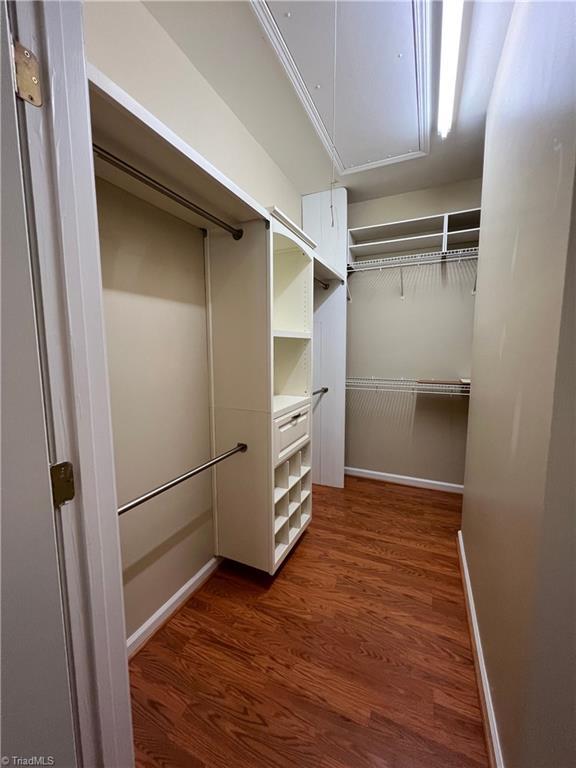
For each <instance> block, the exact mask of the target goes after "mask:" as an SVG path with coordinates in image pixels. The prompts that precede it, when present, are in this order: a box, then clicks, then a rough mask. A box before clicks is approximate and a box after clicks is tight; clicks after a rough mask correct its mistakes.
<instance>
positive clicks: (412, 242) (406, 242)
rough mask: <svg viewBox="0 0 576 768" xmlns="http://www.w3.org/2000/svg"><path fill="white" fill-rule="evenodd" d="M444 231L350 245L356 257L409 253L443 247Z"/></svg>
mask: <svg viewBox="0 0 576 768" xmlns="http://www.w3.org/2000/svg"><path fill="white" fill-rule="evenodd" d="M442 237H443V235H442V233H441V232H440V233H437V234H433V235H416V236H415V237H401V238H395V239H393V240H377V241H375V242H371V243H359V244H357V245H351V246H350V252H351V253H352V254H353V255H354V257H355V258H364V257H367V256H379V255H384V254H387V253H408V252H410V251H411V252H414V251H417V250H431V249H433V248H438V250H441V249H442Z"/></svg>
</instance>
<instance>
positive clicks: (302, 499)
mask: <svg viewBox="0 0 576 768" xmlns="http://www.w3.org/2000/svg"><path fill="white" fill-rule="evenodd" d="M311 494H312V491H307V490H306V491H302V494H301V504H304V502H305V501H306V499H307V498H308V496H310V495H311Z"/></svg>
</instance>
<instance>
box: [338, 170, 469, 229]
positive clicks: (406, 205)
mask: <svg viewBox="0 0 576 768" xmlns="http://www.w3.org/2000/svg"><path fill="white" fill-rule="evenodd" d="M413 162H415V163H417V162H418V161H417V160H414V161H413ZM481 191H482V179H468V180H466V181H458V182H455V183H454V184H443V185H442V186H440V187H429V188H428V189H419V190H417V191H416V192H405V193H404V194H402V195H390V196H389V197H377V198H375V199H373V200H364V201H363V202H361V203H351V204H350V205H349V206H348V226H349V227H367V226H369V225H370V224H385V223H386V222H389V221H401V220H402V219H414V218H418V217H419V216H434V215H435V214H437V213H444V212H445V211H458V210H465V209H467V208H478V207H479V205H480V195H481Z"/></svg>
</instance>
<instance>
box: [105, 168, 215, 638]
mask: <svg viewBox="0 0 576 768" xmlns="http://www.w3.org/2000/svg"><path fill="white" fill-rule="evenodd" d="M97 196H98V219H99V228H100V246H101V256H102V281H103V288H104V312H105V320H106V339H107V348H108V367H109V379H110V395H111V404H112V426H113V434H114V453H115V462H116V483H117V490H118V502H119V504H123V503H125V502H127V501H129V500H130V499H132V498H135V497H136V496H139V495H141V494H142V493H145V492H146V491H149V490H150V489H151V488H154V487H155V486H156V485H160V484H161V483H163V482H166V481H167V480H171V479H172V478H173V477H176V476H177V475H179V474H181V473H183V472H185V471H186V470H187V469H190V468H191V467H193V466H195V465H196V464H201V463H202V462H203V461H206V459H207V458H208V457H209V456H210V455H211V446H210V427H209V396H208V392H209V390H208V386H209V385H208V351H207V338H206V296H205V283H204V253H203V240H202V234H201V232H200V230H198V229H196V228H195V227H193V226H191V225H190V224H188V223H186V222H184V221H182V220H181V219H177V218H175V217H173V216H171V215H170V214H168V213H166V212H164V211H161V210H159V209H158V208H155V207H154V206H152V205H150V204H148V203H146V202H144V201H142V200H140V199H138V198H136V197H134V196H132V195H130V194H128V193H127V192H125V191H124V190H121V189H119V188H118V187H115V186H113V185H112V184H109V183H108V182H105V181H102V180H101V179H98V180H97ZM120 533H121V544H122V561H123V572H124V596H125V606H126V624H127V633H128V635H131V634H132V633H133V632H134V631H135V630H136V629H138V628H139V627H140V626H141V625H142V624H143V623H144V622H145V621H146V620H147V619H148V618H150V616H151V615H152V614H153V613H154V612H155V611H156V610H157V609H158V608H159V607H160V606H161V605H163V604H164V603H165V602H166V601H167V600H168V599H169V598H170V597H172V595H174V593H175V592H177V591H178V590H179V589H180V587H182V586H183V585H184V584H185V583H186V582H187V581H188V580H189V579H191V578H192V577H193V576H194V575H195V574H196V572H197V571H198V570H199V569H200V568H201V567H202V566H203V565H205V564H206V562H207V561H208V560H209V559H210V558H211V557H212V555H213V554H214V541H213V519H212V489H211V479H210V474H209V473H206V474H202V475H199V476H198V477H195V478H193V479H191V480H189V481H187V482H185V483H183V484H182V485H180V486H178V487H177V488H174V489H172V490H170V491H167V492H166V493H164V494H162V495H161V496H158V497H157V498H156V499H152V500H151V501H148V502H146V504H144V505H142V506H141V507H137V508H135V509H133V510H131V511H129V512H126V513H125V514H124V515H123V516H122V517H121V518H120Z"/></svg>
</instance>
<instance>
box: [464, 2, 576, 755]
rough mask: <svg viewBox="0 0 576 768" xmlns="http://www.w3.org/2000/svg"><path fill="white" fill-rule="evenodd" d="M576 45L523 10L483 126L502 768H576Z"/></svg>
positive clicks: (484, 331)
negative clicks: (485, 128)
mask: <svg viewBox="0 0 576 768" xmlns="http://www.w3.org/2000/svg"><path fill="white" fill-rule="evenodd" d="M575 29H576V5H575V4H574V3H555V2H550V3H518V4H516V6H515V9H514V13H513V16H512V20H511V24H510V27H509V32H508V37H507V40H506V45H505V48H504V51H503V55H502V59H501V62H500V67H499V71H498V76H497V79H496V83H495V87H494V91H493V95H492V99H491V102H490V107H489V111H488V122H487V133H486V150H485V159H484V179H483V191H482V230H481V236H480V262H479V273H478V295H477V305H476V317H475V327H474V354H473V361H472V381H473V389H472V398H471V402H470V425H469V432H468V450H467V460H466V479H465V490H464V513H463V523H462V530H463V538H464V544H465V550H466V554H467V559H468V567H469V571H470V577H471V583H472V590H473V594H474V600H475V604H476V611H477V619H478V624H479V629H480V635H481V641H482V646H483V651H484V657H485V662H486V667H487V672H488V677H489V681H490V689H491V694H492V700H493V706H494V711H495V716H496V720H497V724H498V730H499V735H500V742H501V747H502V752H503V758H504V764H505V765H506V767H507V768H564V767H565V766H571V765H575V764H576V706H575V705H576V702H575V696H576V659H575V648H576V636H575V635H576V615H575V613H576V608H575V606H576V602H575V594H574V592H575V584H576V574H575V560H576V558H575V526H576V522H575V521H576V517H575V488H574V482H575V480H574V478H575V476H576V472H575V469H576V460H575V455H574V453H575V445H574V441H575V427H574V423H575V421H574V420H575V418H576V417H575V406H574V398H575V391H576V390H575V388H574V387H575V360H574V356H575V344H574V333H575V330H574V302H575V300H576V297H575V295H574V277H573V270H574V260H575V259H576V250H575V248H576V242H575V234H576V232H575V228H576V224H575V220H574V213H575V212H574V208H573V204H574V200H573V195H574V181H575V164H576V37H575V35H574V31H575ZM571 217H572V227H573V231H572V241H571V242H569V233H570V226H571ZM567 265H569V267H570V270H571V273H570V281H567V280H566V275H567ZM561 329H562V334H561Z"/></svg>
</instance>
